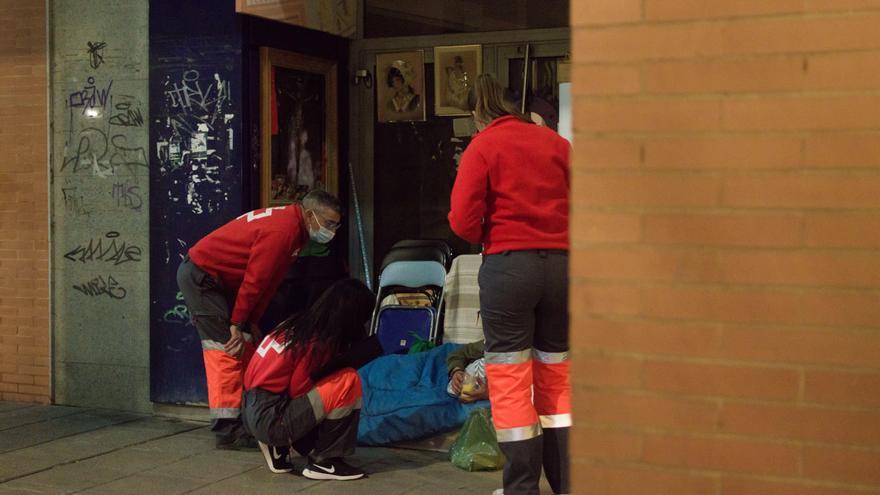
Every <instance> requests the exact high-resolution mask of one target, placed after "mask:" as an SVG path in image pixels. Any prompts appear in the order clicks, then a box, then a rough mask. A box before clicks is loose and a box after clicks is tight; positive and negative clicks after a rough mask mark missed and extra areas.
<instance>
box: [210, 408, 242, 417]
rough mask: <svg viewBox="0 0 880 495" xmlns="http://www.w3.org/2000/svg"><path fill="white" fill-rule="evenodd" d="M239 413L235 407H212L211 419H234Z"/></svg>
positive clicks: (239, 410)
mask: <svg viewBox="0 0 880 495" xmlns="http://www.w3.org/2000/svg"><path fill="white" fill-rule="evenodd" d="M240 413H241V409H239V408H237V407H212V408H211V419H235V418H237V417H238V415H239V414H240Z"/></svg>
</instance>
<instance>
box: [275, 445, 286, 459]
mask: <svg viewBox="0 0 880 495" xmlns="http://www.w3.org/2000/svg"><path fill="white" fill-rule="evenodd" d="M276 452H278V450H277V449H276V448H274V447H273V448H272V459H275V460H276V461H280V460H281V459H284V455H283V454H276Z"/></svg>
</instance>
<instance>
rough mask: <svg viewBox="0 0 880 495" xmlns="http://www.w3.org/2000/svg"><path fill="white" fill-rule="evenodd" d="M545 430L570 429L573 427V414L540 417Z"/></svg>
mask: <svg viewBox="0 0 880 495" xmlns="http://www.w3.org/2000/svg"><path fill="white" fill-rule="evenodd" d="M538 417H539V418H541V427H543V428H568V427H569V426H571V414H548V415H546V416H538Z"/></svg>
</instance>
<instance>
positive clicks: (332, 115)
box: [260, 47, 339, 207]
mask: <svg viewBox="0 0 880 495" xmlns="http://www.w3.org/2000/svg"><path fill="white" fill-rule="evenodd" d="M260 134H261V135H260V143H261V145H262V153H261V174H260V203H261V205H262V206H263V207H269V206H280V205H286V204H290V203H292V202H294V201H299V200H300V199H302V197H303V196H305V195H306V193H308V192H309V191H311V190H313V189H322V190H325V191H327V192H329V193H331V194H334V195H338V194H339V191H338V188H339V183H338V181H339V165H338V163H337V160H338V151H337V143H338V141H337V113H336V62H334V61H332V60H324V59H319V58H314V57H308V56H305V55H299V54H296V53H291V52H286V51H283V50H276V49H273V48H265V47H263V48H260Z"/></svg>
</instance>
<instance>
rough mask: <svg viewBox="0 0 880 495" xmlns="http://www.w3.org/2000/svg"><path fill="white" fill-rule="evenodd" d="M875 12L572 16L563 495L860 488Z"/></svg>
mask: <svg viewBox="0 0 880 495" xmlns="http://www.w3.org/2000/svg"><path fill="white" fill-rule="evenodd" d="M877 8H878V3H877V2H856V1H851V2H841V1H834V2H831V1H827V2H821V1H815V2H743V1H733V0H731V1H721V0H718V1H713V2H681V1H678V2H673V1H669V0H614V1H602V2H595V1H589V0H574V1H572V19H573V36H574V43H573V45H574V46H573V48H574V51H573V57H574V68H573V85H574V88H573V94H574V95H575V102H574V117H575V120H574V126H575V143H574V149H575V151H574V160H573V172H572V177H573V191H572V199H573V201H572V218H571V225H572V229H571V238H572V258H571V262H572V265H571V280H572V291H571V310H572V328H571V335H572V341H573V361H572V364H573V368H572V380H573V384H574V413H575V430H574V431H575V435H574V440H573V443H572V457H573V463H574V464H573V469H572V472H573V477H574V481H575V489H574V491H576V492H577V493H584V494H602V495H624V494H625V495H630V494H633V493H651V494H675V495H707V494H713V495H745V494H748V495H782V494H798V495H831V494H835V495H856V494H866V493H878V491H880V469H878V466H880V304H878V302H880V301H878V289H880V278H878V273H880V270H878V269H880V235H878V232H880V221H878V211H880V196H878V194H877V191H880V147H878V142H880V140H878V139H880V118H878V115H880V114H878V112H877V109H878V108H880V96H878V89H880V71H878V69H877V68H878V67H880V38H878V37H877V33H878V32H880V12H878V10H877Z"/></svg>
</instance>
